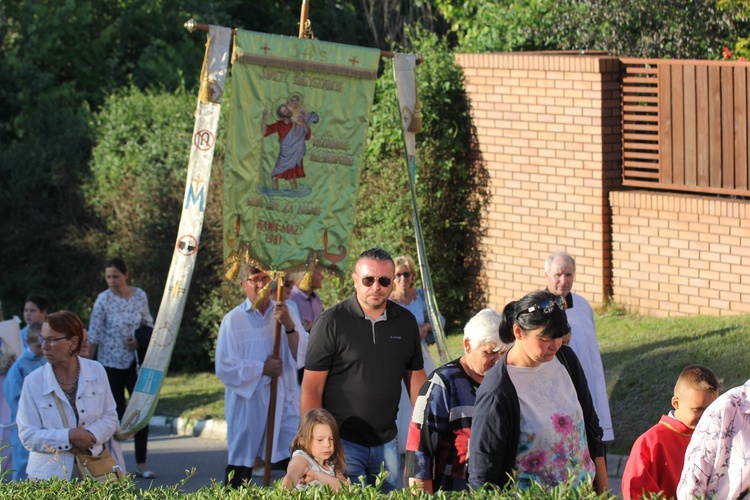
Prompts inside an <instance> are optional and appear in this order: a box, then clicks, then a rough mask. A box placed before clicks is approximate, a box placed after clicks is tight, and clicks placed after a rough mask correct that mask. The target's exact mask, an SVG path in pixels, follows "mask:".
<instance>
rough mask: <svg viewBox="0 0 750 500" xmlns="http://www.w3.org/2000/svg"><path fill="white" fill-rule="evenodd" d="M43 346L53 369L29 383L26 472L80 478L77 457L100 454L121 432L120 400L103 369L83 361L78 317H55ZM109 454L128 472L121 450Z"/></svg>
mask: <svg viewBox="0 0 750 500" xmlns="http://www.w3.org/2000/svg"><path fill="white" fill-rule="evenodd" d="M38 341H39V343H40V344H41V346H42V353H43V354H44V357H45V358H46V359H47V364H46V365H44V366H42V367H40V368H38V369H37V370H35V371H33V372H31V373H30V374H29V375H28V376H27V377H26V379H25V380H24V383H23V389H22V390H21V399H20V401H19V404H18V416H17V417H16V423H17V424H18V437H19V438H20V440H21V443H23V445H24V447H25V448H26V449H27V450H29V452H30V453H29V461H28V465H27V466H26V472H27V474H28V476H29V478H31V479H49V478H52V477H60V478H63V479H73V478H78V473H77V468H76V467H75V464H74V454H75V453H77V452H85V453H89V454H91V455H95V456H98V455H100V454H101V453H102V450H103V445H104V444H105V443H107V442H108V441H110V438H111V437H112V435H113V434H114V433H115V431H116V430H117V427H118V420H117V407H116V405H115V400H114V398H113V397H112V391H111V390H110V388H109V383H108V382H107V374H106V373H105V371H104V368H103V367H102V365H101V364H99V363H97V362H95V361H91V360H88V359H85V358H83V357H81V356H80V350H81V348H82V346H83V342H84V329H83V323H81V320H80V319H79V318H78V316H76V315H75V314H74V313H72V312H70V311H60V312H56V313H52V314H50V315H49V317H48V318H47V321H46V322H45V323H44V324H43V325H42V332H41V335H40V336H39V338H38ZM115 447H116V445H115ZM109 451H110V453H112V455H113V456H114V457H115V460H116V461H117V462H118V463H119V464H120V466H121V467H122V455H121V453H120V450H119V447H117V449H110V450H109ZM79 479H80V478H79Z"/></svg>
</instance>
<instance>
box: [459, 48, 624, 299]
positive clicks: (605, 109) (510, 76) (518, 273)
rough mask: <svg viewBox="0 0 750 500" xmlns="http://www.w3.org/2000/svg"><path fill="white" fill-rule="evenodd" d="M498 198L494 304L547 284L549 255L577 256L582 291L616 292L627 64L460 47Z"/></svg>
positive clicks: (489, 225)
mask: <svg viewBox="0 0 750 500" xmlns="http://www.w3.org/2000/svg"><path fill="white" fill-rule="evenodd" d="M456 62H457V64H458V65H459V66H461V67H462V68H463V71H464V74H465V77H466V89H467V93H468V97H469V99H470V101H471V103H472V113H473V119H474V124H475V126H476V129H477V134H478V140H479V146H480V150H481V155H482V160H483V162H484V165H485V167H486V168H487V170H488V172H489V177H490V186H489V188H490V189H489V191H490V193H491V197H492V198H491V203H490V206H489V209H488V211H487V213H486V214H485V221H484V224H485V227H486V230H487V231H486V237H485V238H484V241H483V246H482V251H483V254H484V262H485V267H484V272H485V278H486V283H487V287H488V289H487V296H488V299H489V303H488V306H490V307H493V308H496V309H502V307H503V306H504V305H505V304H506V303H507V302H508V301H510V300H514V299H518V298H520V297H521V296H523V295H524V294H526V293H528V292H530V291H533V290H536V289H539V288H544V286H545V281H544V268H543V265H544V259H545V258H546V257H547V255H548V254H549V253H550V252H553V251H555V250H560V249H564V250H567V251H568V252H569V253H570V254H571V255H573V256H574V257H575V258H576V262H577V275H576V283H575V286H574V290H575V291H577V292H578V293H581V294H582V295H584V296H585V297H587V298H588V299H589V300H590V301H591V302H592V304H593V305H597V304H602V303H604V302H605V301H606V300H607V298H608V297H609V296H610V295H611V294H612V253H611V252H612V240H611V215H612V214H611V211H610V208H609V192H610V190H611V189H612V188H616V187H618V186H619V183H620V175H621V174H620V143H621V136H620V97H619V96H620V94H619V92H620V84H619V78H620V63H619V60H618V59H617V58H613V57H602V56H588V55H576V54H556V53H534V54H529V53H518V54H459V55H457V56H456Z"/></svg>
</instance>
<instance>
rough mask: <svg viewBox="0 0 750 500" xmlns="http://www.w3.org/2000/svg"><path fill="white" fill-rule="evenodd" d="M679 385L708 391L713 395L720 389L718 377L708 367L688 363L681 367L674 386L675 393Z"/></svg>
mask: <svg viewBox="0 0 750 500" xmlns="http://www.w3.org/2000/svg"><path fill="white" fill-rule="evenodd" d="M680 386H682V387H684V388H690V389H695V390H696V391H703V392H710V393H712V394H715V395H718V394H719V391H721V381H720V380H719V378H718V377H717V376H716V374H715V373H714V372H713V371H711V369H710V368H707V367H705V366H702V365H688V366H686V367H685V368H683V369H682V371H681V372H680V376H679V377H677V383H676V384H675V386H674V392H675V394H676V393H677V388H678V387H680Z"/></svg>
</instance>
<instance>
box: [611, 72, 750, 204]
mask: <svg viewBox="0 0 750 500" xmlns="http://www.w3.org/2000/svg"><path fill="white" fill-rule="evenodd" d="M620 61H621V63H622V66H623V74H622V104H621V106H622V109H621V117H622V166H623V185H625V186H634V187H646V188H656V189H666V190H679V191H695V192H701V193H715V194H724V195H735V196H750V185H749V184H748V177H749V175H748V168H749V166H750V156H749V155H750V148H748V140H750V135H749V133H750V127H748V119H749V118H750V108H749V106H750V86H748V78H749V76H750V64H748V63H747V62H739V61H732V62H728V61H727V62H725V61H696V60H664V59H635V58H622V59H621V60H620Z"/></svg>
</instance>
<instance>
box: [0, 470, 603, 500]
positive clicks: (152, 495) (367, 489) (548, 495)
mask: <svg viewBox="0 0 750 500" xmlns="http://www.w3.org/2000/svg"><path fill="white" fill-rule="evenodd" d="M189 479H190V476H189V475H188V477H187V478H186V479H185V480H183V483H184V482H186V481H189ZM383 479H384V476H383V473H381V475H379V477H378V479H377V480H376V483H377V484H376V486H375V487H373V486H362V485H361V484H354V485H348V486H344V487H342V488H341V489H340V490H339V491H331V490H330V488H328V487H327V486H326V487H319V488H316V489H315V492H314V498H317V499H321V500H322V499H327V498H332V499H346V498H356V499H375V498H389V499H391V500H414V499H428V498H436V499H446V498H455V499H458V498H460V499H467V500H468V499H478V500H484V499H493V500H495V499H496V500H502V499H507V500H511V499H513V500H546V499H548V500H553V499H554V500H565V499H570V500H574V499H575V500H579V499H580V500H594V499H603V500H606V499H609V498H615V497H614V496H611V495H609V496H608V495H603V496H598V495H596V493H595V492H594V491H593V489H592V488H591V487H590V486H572V485H571V484H562V485H559V486H556V487H554V488H546V487H543V486H540V485H538V484H536V483H534V484H532V485H531V487H530V488H529V489H528V490H520V489H517V488H515V486H513V485H512V484H511V485H509V486H508V487H506V488H505V489H504V490H499V489H497V488H492V487H484V488H482V489H480V490H478V491H472V492H456V493H453V492H442V491H441V492H437V493H436V494H435V495H428V494H426V493H416V492H414V493H412V492H411V491H408V490H397V491H393V492H391V493H389V494H388V495H387V496H386V495H384V494H383V493H381V492H380V487H379V485H380V484H382V482H383ZM0 493H2V496H3V498H4V499H8V500H26V499H28V498H34V499H39V500H47V499H49V500H60V499H66V498H86V499H89V500H105V499H110V498H117V499H149V500H161V499H165V500H166V499H175V498H185V499H192V500H218V499H222V500H223V499H239V498H256V499H269V500H271V499H308V498H310V497H311V491H310V490H294V491H287V490H286V489H284V488H283V487H282V486H281V482H280V481H277V482H276V483H275V484H274V486H273V487H272V488H262V487H260V486H257V485H251V486H249V487H246V488H239V489H236V490H233V489H230V488H226V487H224V486H222V485H221V484H220V483H213V484H212V485H211V486H206V487H203V488H201V489H200V490H198V491H196V492H194V493H183V492H181V491H180V485H174V486H169V487H160V488H155V489H149V490H138V489H137V488H136V486H135V483H134V482H133V480H132V479H125V480H123V481H119V482H115V483H97V482H95V481H91V480H89V481H86V482H80V481H63V480H60V479H51V480H49V481H35V482H32V481H13V482H9V483H3V484H2V485H1V486H0Z"/></svg>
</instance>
